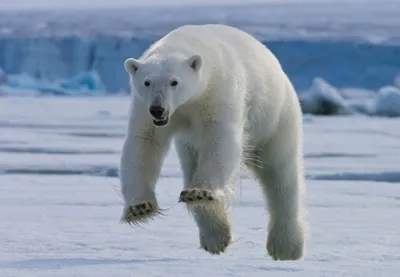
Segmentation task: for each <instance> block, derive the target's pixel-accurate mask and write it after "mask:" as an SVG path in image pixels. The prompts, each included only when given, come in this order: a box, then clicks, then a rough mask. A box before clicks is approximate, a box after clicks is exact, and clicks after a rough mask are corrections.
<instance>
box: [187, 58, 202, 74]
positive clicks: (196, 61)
mask: <svg viewBox="0 0 400 277" xmlns="http://www.w3.org/2000/svg"><path fill="white" fill-rule="evenodd" d="M202 63H203V59H202V58H201V57H200V56H199V55H193V56H191V57H190V58H189V59H188V64H189V66H190V68H192V69H193V70H194V71H196V72H198V71H199V70H200V67H201V65H202Z"/></svg>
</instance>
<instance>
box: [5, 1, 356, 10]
mask: <svg viewBox="0 0 400 277" xmlns="http://www.w3.org/2000/svg"><path fill="white" fill-rule="evenodd" d="M321 1H324V2H327V1H332V0H145V1H143V0H112V1H110V0H0V9H1V10H5V9H33V8H34V9H42V8H88V7H124V6H128V5H140V4H142V3H146V5H159V4H163V5H172V4H173V5H176V4H198V3H207V4H213V3H218V4H244V3H249V2H252V3H254V2H256V3H282V2H297V3H299V2H321ZM349 1H350V0H349Z"/></svg>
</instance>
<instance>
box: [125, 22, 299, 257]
mask: <svg viewBox="0 0 400 277" xmlns="http://www.w3.org/2000/svg"><path fill="white" fill-rule="evenodd" d="M193 62H194V63H193ZM125 67H126V69H127V71H128V72H129V74H130V79H131V87H132V96H133V101H132V103H133V104H132V110H131V116H130V120H129V127H128V132H127V137H126V141H125V144H124V148H123V153H122V159H121V167H120V177H121V184H122V193H123V196H124V199H125V204H126V207H125V209H127V208H128V207H129V206H132V205H135V204H136V203H138V202H143V201H150V202H153V203H157V200H156V196H155V194H154V189H155V185H156V182H157V179H158V177H159V173H160V169H161V166H162V162H163V158H164V156H165V154H166V152H167V150H168V147H169V145H170V142H171V139H172V138H173V137H174V138H175V139H176V146H177V150H178V154H179V156H180V159H181V165H182V170H183V173H184V186H185V188H201V189H209V190H211V191H213V192H214V193H215V195H217V197H218V201H217V202H216V204H215V205H212V207H213V208H212V209H211V208H209V209H207V205H206V204H205V203H202V204H203V206H194V207H191V209H190V210H191V211H192V212H193V215H194V218H195V220H196V223H197V225H198V227H199V229H200V242H201V246H202V247H203V248H204V249H206V250H207V251H209V252H211V253H219V252H222V251H224V250H225V248H226V245H225V244H229V243H230V242H231V227H230V223H229V218H228V213H227V211H226V203H227V199H228V198H229V195H230V192H231V190H232V187H231V184H232V182H233V180H234V178H235V177H237V173H238V171H239V170H240V167H241V165H246V166H248V168H250V169H251V170H252V171H253V172H254V173H255V175H256V176H257V177H258V180H259V182H260V184H261V188H262V190H263V192H264V195H265V198H266V202H267V203H268V210H269V212H270V222H269V228H268V239H267V249H268V252H269V254H270V255H271V256H272V257H273V258H274V259H276V260H295V259H300V258H301V257H302V256H303V252H304V250H303V249H304V245H305V233H306V223H305V217H304V208H303V204H304V199H303V198H304V193H303V192H304V176H303V175H304V173H303V157H302V137H303V134H302V114H301V109H300V105H299V102H298V99H297V95H296V93H295V90H294V88H293V86H292V84H291V82H290V81H289V79H288V77H287V75H286V74H285V73H284V71H283V70H282V68H281V66H280V64H279V62H278V60H277V59H276V58H275V56H274V55H273V54H272V53H271V52H270V51H269V50H268V49H267V48H266V47H265V46H264V45H262V44H261V43H260V42H259V41H257V40H256V39H255V38H253V37H252V36H250V35H249V34H247V33H245V32H243V31H240V30H238V29H236V28H232V27H228V26H223V25H204V26H184V27H180V28H178V29H176V30H174V31H172V32H170V33H169V34H168V35H166V36H165V37H164V38H162V39H161V40H159V41H158V42H156V43H155V44H153V45H152V46H151V47H150V48H149V49H148V50H147V51H146V52H145V53H144V54H143V56H142V57H140V59H138V60H136V59H133V58H129V59H127V60H126V62H125ZM146 80H150V82H151V85H150V86H149V87H146V86H144V85H143V84H144V82H145V81H146ZM172 80H177V81H178V85H177V86H176V87H172V86H171V85H170V84H171V81H172ZM154 99H158V100H159V101H161V102H162V104H163V105H164V106H165V108H166V110H167V113H168V114H169V115H170V122H169V124H168V125H166V126H164V127H156V126H154V125H153V123H152V117H151V116H150V114H149V112H148V110H149V106H150V105H151V104H152V103H153V102H154ZM204 205H205V206H204ZM209 207H211V205H210V206H209Z"/></svg>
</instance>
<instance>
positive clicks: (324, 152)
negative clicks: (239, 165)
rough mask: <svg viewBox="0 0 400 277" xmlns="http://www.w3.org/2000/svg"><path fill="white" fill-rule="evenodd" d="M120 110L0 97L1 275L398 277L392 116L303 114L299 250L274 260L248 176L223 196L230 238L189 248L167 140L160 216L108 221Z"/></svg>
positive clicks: (397, 145)
mask: <svg viewBox="0 0 400 277" xmlns="http://www.w3.org/2000/svg"><path fill="white" fill-rule="evenodd" d="M127 110H128V98H126V97H121V98H100V97H99V98H96V97H92V98H83V99H82V98H79V99H68V98H67V99H66V98H36V99H35V98H27V97H24V98H16V97H10V98H3V99H1V102H0V171H1V173H2V174H1V175H0V222H1V228H0V276H1V277H22V276H26V277H50V276H51V277H58V276H65V277H67V276H68V277H75V276H76V277H78V276H79V277H92V276H113V277H120V276H121V277H122V276H124V277H125V276H135V277H136V276H138V277H139V276H140V277H142V276H148V277H150V276H151V277H155V276H160V277H161V276H162V277H165V276H174V277H181V276H182V277H183V276H184V277H187V276H193V277H196V276H202V277H203V276H205V275H209V276H230V277H235V276H252V277H257V276H271V277H272V276H285V277H286V276H299V277H309V276H311V277H319V276H321V277H338V276H340V277H343V276H349V277H358V276H362V277H378V276H385V277H395V276H399V275H398V274H399V272H400V223H396V221H397V220H399V218H400V168H399V164H400V163H399V161H400V128H399V126H400V119H395V118H392V119H385V118H378V117H373V118H368V117H364V116H348V117H309V116H306V117H305V120H304V122H305V125H304V129H305V159H306V169H307V176H308V178H307V187H308V194H307V208H308V211H309V220H310V224H311V233H310V238H309V243H308V247H307V255H306V258H305V260H304V261H296V262H274V261H272V260H271V259H270V258H269V257H268V256H267V255H266V250H265V234H266V225H267V220H268V216H267V213H266V211H265V209H264V203H263V201H262V199H261V196H260V190H259V188H258V187H257V184H256V182H255V181H254V180H252V179H251V178H249V175H248V174H247V173H244V174H243V177H242V179H241V182H240V184H239V185H238V189H237V199H236V200H235V202H234V203H233V205H232V217H233V224H234V233H235V235H236V238H237V242H236V243H234V244H233V245H232V246H231V247H230V248H229V251H228V253H227V254H226V255H222V256H211V255H209V254H207V253H205V252H203V251H202V250H199V249H198V241H197V236H198V235H197V230H196V227H195V224H194V222H193V220H192V219H191V218H190V216H189V215H188V214H187V212H186V210H185V209H184V207H183V206H182V205H179V204H177V199H178V194H179V192H180V189H181V186H182V180H181V173H180V169H179V166H178V161H177V158H176V154H175V152H174V150H173V149H172V150H171V152H170V154H169V156H168V158H167V160H166V161H165V164H164V167H163V171H162V177H161V178H160V180H159V184H158V188H157V190H158V191H157V193H158V197H159V200H160V205H161V206H162V207H163V208H167V209H168V211H167V213H166V216H165V217H164V218H159V219H158V220H156V221H155V222H153V223H151V224H150V225H146V226H145V227H144V228H139V229H132V228H131V227H129V226H126V225H121V224H120V223H119V218H120V215H121V212H122V199H121V197H119V196H118V194H117V192H116V191H115V189H116V190H118V184H119V183H118V179H117V178H116V177H115V175H116V167H117V164H118V160H119V151H120V148H121V144H122V140H123V135H124V131H125V125H126V120H127V118H126V115H127Z"/></svg>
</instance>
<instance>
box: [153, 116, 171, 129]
mask: <svg viewBox="0 0 400 277" xmlns="http://www.w3.org/2000/svg"><path fill="white" fill-rule="evenodd" d="M168 122H169V117H168V116H166V117H163V118H158V119H153V124H154V125H155V126H157V127H162V126H165V125H167V124H168Z"/></svg>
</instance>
